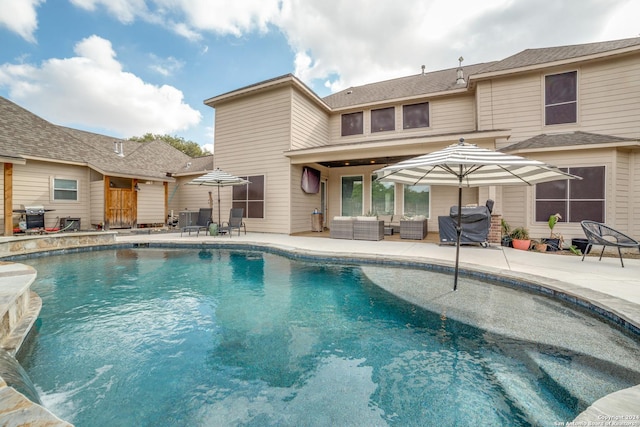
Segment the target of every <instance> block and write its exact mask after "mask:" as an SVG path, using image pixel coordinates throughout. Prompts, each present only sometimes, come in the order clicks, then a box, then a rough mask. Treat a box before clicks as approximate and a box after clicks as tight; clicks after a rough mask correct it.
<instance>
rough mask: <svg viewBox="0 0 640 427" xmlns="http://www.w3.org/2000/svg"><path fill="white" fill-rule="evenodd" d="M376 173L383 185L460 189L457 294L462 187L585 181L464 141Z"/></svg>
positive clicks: (552, 168)
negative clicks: (573, 180)
mask: <svg viewBox="0 0 640 427" xmlns="http://www.w3.org/2000/svg"><path fill="white" fill-rule="evenodd" d="M375 173H376V174H377V175H378V178H377V179H378V180H379V181H388V182H397V183H400V184H405V185H416V184H429V185H450V186H454V185H455V186H457V187H458V223H457V226H456V234H457V241H456V262H455V272H454V279H453V290H454V291H455V290H456V289H457V288H458V261H459V257H460V234H461V232H462V227H461V221H462V206H461V205H462V187H482V186H490V185H525V184H526V185H534V184H539V183H541V182H548V181H555V180H561V179H575V178H577V179H582V178H580V177H578V176H575V175H571V174H569V173H567V172H563V171H561V170H560V169H558V168H557V167H555V166H551V165H548V164H545V163H543V162H539V161H537V160H530V159H526V158H524V157H520V156H515V155H510V154H506V153H501V152H499V151H494V150H487V149H485V148H479V147H477V146H476V145H475V144H468V143H465V142H464V139H463V138H460V141H459V143H457V144H453V145H450V146H448V147H446V148H444V149H442V150H439V151H434V152H433V153H429V154H424V155H422V156H418V157H414V158H412V159H408V160H404V161H402V162H399V163H396V164H394V165H389V166H386V167H384V168H382V169H380V170H378V171H376V172H375Z"/></svg>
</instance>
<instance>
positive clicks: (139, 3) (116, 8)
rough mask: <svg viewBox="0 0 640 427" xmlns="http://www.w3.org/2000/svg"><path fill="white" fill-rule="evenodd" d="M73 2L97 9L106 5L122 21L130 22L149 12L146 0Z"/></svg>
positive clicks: (80, 0) (84, 0)
mask: <svg viewBox="0 0 640 427" xmlns="http://www.w3.org/2000/svg"><path fill="white" fill-rule="evenodd" d="M70 1H71V3H72V4H74V5H76V6H78V7H80V8H82V9H85V10H88V11H95V10H96V9H97V8H98V7H99V6H102V7H104V8H105V9H106V10H107V11H108V12H109V13H110V14H111V15H113V16H114V17H115V18H116V19H117V20H119V21H120V22H122V23H125V24H129V23H131V22H133V21H134V20H135V19H136V17H142V16H144V15H145V14H146V13H147V7H146V2H145V0H70Z"/></svg>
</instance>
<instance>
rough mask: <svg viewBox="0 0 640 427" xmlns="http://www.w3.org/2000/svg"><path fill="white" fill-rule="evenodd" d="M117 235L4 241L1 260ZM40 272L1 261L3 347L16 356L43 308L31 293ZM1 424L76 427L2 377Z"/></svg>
mask: <svg viewBox="0 0 640 427" xmlns="http://www.w3.org/2000/svg"><path fill="white" fill-rule="evenodd" d="M116 235H117V233H116V232H74V233H57V234H44V235H29V236H13V237H1V238H0V259H2V258H6V257H11V256H16V255H23V254H29V253H36V252H47V251H52V250H64V249H70V248H77V247H85V246H100V245H108V244H113V243H115V241H116ZM36 276H37V272H36V271H35V270H34V269H33V268H32V267H29V266H27V265H24V264H18V263H13V262H3V261H0V346H1V347H2V348H4V349H5V350H6V351H7V352H8V353H9V354H11V355H12V356H15V355H16V353H17V352H18V351H19V350H20V347H21V346H22V343H23V342H24V340H25V338H26V337H27V335H28V334H29V332H30V331H31V328H32V327H33V325H34V323H35V321H36V319H37V318H38V315H39V314H40V309H41V307H42V300H41V299H40V297H39V296H38V295H37V294H36V293H35V292H32V291H31V290H30V287H31V284H32V283H33V282H34V281H35V279H36ZM0 425H3V426H4V425H16V426H17V425H38V426H40V425H41V426H45V425H46V426H60V427H62V426H64V427H69V426H72V425H71V424H69V423H68V422H66V421H63V420H61V419H59V418H58V417H56V416H55V415H53V414H52V413H51V412H49V411H48V410H47V409H46V408H44V407H42V406H40V405H38V404H36V403H33V402H31V401H30V400H29V399H27V398H26V397H25V396H24V395H23V394H21V393H19V392H18V391H16V390H15V389H14V388H13V387H11V386H9V385H7V383H6V382H5V381H4V380H3V379H2V378H0Z"/></svg>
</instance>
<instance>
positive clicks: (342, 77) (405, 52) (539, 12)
mask: <svg viewBox="0 0 640 427" xmlns="http://www.w3.org/2000/svg"><path fill="white" fill-rule="evenodd" d="M638 16H640V1H638V0H482V1H478V0H48V1H47V0H0V96H3V97H5V98H7V99H9V100H11V101H13V102H15V103H16V104H18V105H20V106H22V107H23V108H26V109H27V110H29V111H31V112H33V113H34V114H37V115H38V116H40V117H42V118H44V119H46V120H48V121H50V122H52V123H54V124H56V125H61V126H68V127H72V128H75V129H81V130H86V131H90V132H96V133H100V134H104V135H109V136H113V137H117V138H129V137H132V136H142V135H144V134H146V133H149V132H150V133H154V134H160V135H165V134H166V135H171V136H176V137H180V138H184V139H185V140H187V141H193V142H196V143H198V144H200V145H201V146H202V147H203V148H204V149H206V150H209V151H214V145H215V141H214V129H213V126H214V115H215V110H213V109H212V108H210V107H208V106H206V105H204V100H206V99H208V98H211V97H214V96H217V95H221V94H223V93H227V92H230V91H233V90H236V89H240V88H242V87H245V86H248V85H252V84H255V83H259V82H261V81H264V80H268V79H272V78H274V77H279V76H282V75H285V74H289V73H291V74H294V75H295V76H296V77H298V78H299V79H300V80H301V81H303V82H304V83H305V84H306V85H308V86H309V87H310V88H311V89H312V90H313V91H314V92H315V93H316V94H317V95H319V96H320V97H324V96H327V95H329V94H331V93H333V92H336V91H339V90H342V89H346V88H348V87H350V86H358V85H362V84H367V83H372V82H376V81H382V80H388V79H393V78H398V77H404V76H408V75H413V74H419V73H420V72H421V66H422V65H425V67H426V71H427V72H428V71H436V70H442V69H448V68H456V67H457V66H458V58H460V57H463V58H464V61H463V66H464V65H471V64H478V63H483V62H489V61H495V60H500V59H504V58H506V57H508V56H511V55H513V54H516V53H518V52H520V51H522V50H524V49H529V48H540V47H550V46H564V45H572V44H581V43H591V42H599V41H607V40H616V39H623V38H629V37H638V36H640V21H638Z"/></svg>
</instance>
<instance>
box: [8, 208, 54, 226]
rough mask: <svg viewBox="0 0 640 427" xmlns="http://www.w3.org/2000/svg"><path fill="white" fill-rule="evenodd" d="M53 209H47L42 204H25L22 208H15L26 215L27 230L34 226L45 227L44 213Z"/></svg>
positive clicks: (17, 211)
mask: <svg viewBox="0 0 640 427" xmlns="http://www.w3.org/2000/svg"><path fill="white" fill-rule="evenodd" d="M48 210H51V209H45V208H44V206H42V205H33V206H25V205H22V209H16V210H14V212H15V213H21V214H22V215H23V216H24V219H25V222H26V228H27V230H31V229H34V228H44V213H45V212H47V211H48Z"/></svg>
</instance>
